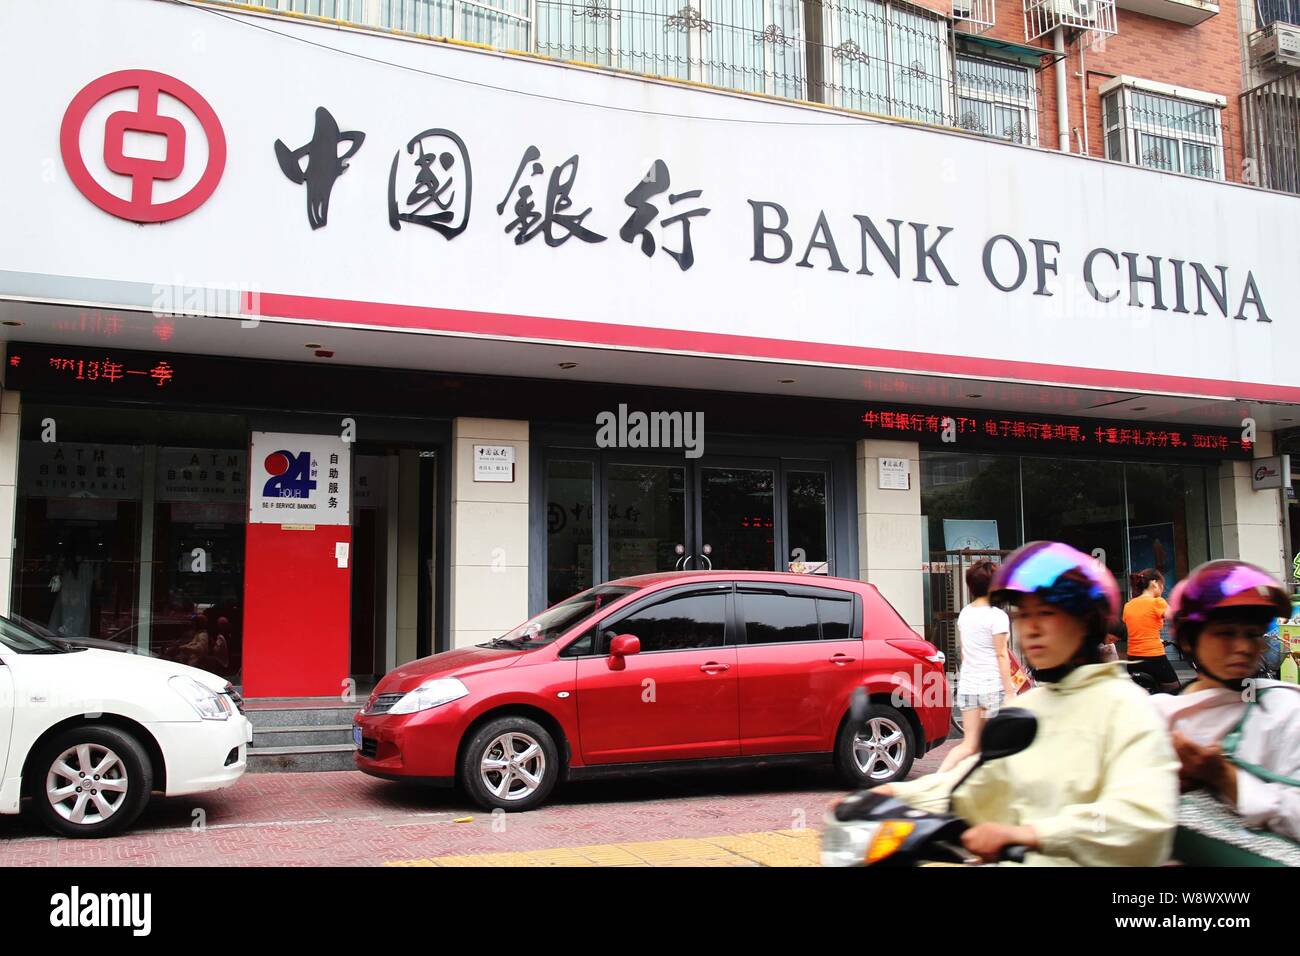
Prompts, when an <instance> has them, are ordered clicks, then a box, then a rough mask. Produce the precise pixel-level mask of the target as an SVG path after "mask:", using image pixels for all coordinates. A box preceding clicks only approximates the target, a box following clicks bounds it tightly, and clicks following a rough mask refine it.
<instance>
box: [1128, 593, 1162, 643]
mask: <svg viewBox="0 0 1300 956" xmlns="http://www.w3.org/2000/svg"><path fill="white" fill-rule="evenodd" d="M1168 607H1169V603H1168V602H1167V601H1166V600H1165V599H1164V598H1162V597H1148V596H1147V595H1145V594H1140V595H1138V596H1137V597H1135V598H1134V599H1133V600H1131V601H1129V602H1128V603H1127V604H1125V605H1124V626H1125V627H1126V628H1128V656H1129V657H1163V656H1164V653H1165V645H1164V644H1163V643H1162V642H1161V640H1160V626H1161V625H1162V624H1164V622H1165V610H1166V609H1167V608H1168Z"/></svg>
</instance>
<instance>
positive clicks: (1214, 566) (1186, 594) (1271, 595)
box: [1165, 559, 1291, 628]
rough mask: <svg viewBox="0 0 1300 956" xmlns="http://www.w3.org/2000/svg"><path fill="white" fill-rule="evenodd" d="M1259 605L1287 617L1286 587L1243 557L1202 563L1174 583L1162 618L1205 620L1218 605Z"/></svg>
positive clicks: (1174, 621)
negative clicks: (1167, 606) (1241, 558)
mask: <svg viewBox="0 0 1300 956" xmlns="http://www.w3.org/2000/svg"><path fill="white" fill-rule="evenodd" d="M1229 607H1245V608H1258V609H1260V610H1261V611H1262V612H1265V614H1270V615H1271V616H1272V617H1290V616H1291V601H1290V599H1289V598H1288V597H1287V593H1286V588H1284V587H1283V586H1282V584H1281V583H1280V582H1279V581H1278V580H1277V578H1275V577H1273V575H1271V574H1269V573H1268V572H1267V571H1265V570H1264V569H1263V568H1258V567H1256V566H1255V565H1253V564H1247V563H1246V562H1245V561H1233V560H1226V559H1225V560H1219V561H1210V562H1207V563H1206V564H1202V565H1201V566H1200V567H1199V568H1197V569H1196V570H1195V571H1193V572H1192V573H1191V574H1189V575H1188V576H1187V577H1185V578H1184V579H1183V580H1181V581H1179V582H1178V583H1177V584H1175V585H1174V590H1173V593H1172V594H1170V595H1169V609H1168V610H1167V611H1166V612H1165V619H1166V620H1168V621H1169V623H1170V624H1172V625H1173V626H1174V627H1175V628H1178V627H1180V626H1182V625H1184V624H1204V623H1205V621H1206V620H1207V619H1208V618H1209V615H1210V612H1212V611H1217V610H1219V609H1220V608H1229Z"/></svg>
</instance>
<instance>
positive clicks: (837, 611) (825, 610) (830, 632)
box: [817, 598, 853, 641]
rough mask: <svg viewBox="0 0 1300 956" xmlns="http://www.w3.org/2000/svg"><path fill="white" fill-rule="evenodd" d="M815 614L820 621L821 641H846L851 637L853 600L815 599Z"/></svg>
mask: <svg viewBox="0 0 1300 956" xmlns="http://www.w3.org/2000/svg"><path fill="white" fill-rule="evenodd" d="M817 613H818V614H820V615H821V619H822V640H823V641H847V640H848V639H849V638H851V637H852V636H853V599H852V598H850V599H849V600H847V601H838V600H835V599H832V598H818V599H817Z"/></svg>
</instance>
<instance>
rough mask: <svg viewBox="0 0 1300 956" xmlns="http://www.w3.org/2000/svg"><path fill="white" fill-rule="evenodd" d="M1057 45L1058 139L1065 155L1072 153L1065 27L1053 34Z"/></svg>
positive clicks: (1058, 144) (1059, 28)
mask: <svg viewBox="0 0 1300 956" xmlns="http://www.w3.org/2000/svg"><path fill="white" fill-rule="evenodd" d="M1052 39H1053V40H1054V42H1055V45H1056V139H1057V147H1058V148H1059V149H1060V150H1061V152H1063V153H1068V152H1069V151H1070V103H1069V101H1068V100H1067V99H1066V98H1065V84H1066V78H1065V27H1057V28H1056V29H1055V30H1054V31H1053V33H1052Z"/></svg>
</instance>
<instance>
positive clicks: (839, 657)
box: [830, 654, 857, 664]
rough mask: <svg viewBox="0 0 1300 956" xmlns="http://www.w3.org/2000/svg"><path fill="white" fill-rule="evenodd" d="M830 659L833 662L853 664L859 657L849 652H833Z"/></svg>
mask: <svg viewBox="0 0 1300 956" xmlns="http://www.w3.org/2000/svg"><path fill="white" fill-rule="evenodd" d="M830 660H831V663H832V664H852V663H853V662H854V661H855V660H857V658H855V657H850V656H849V655H848V654H832V655H831V659H830Z"/></svg>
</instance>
